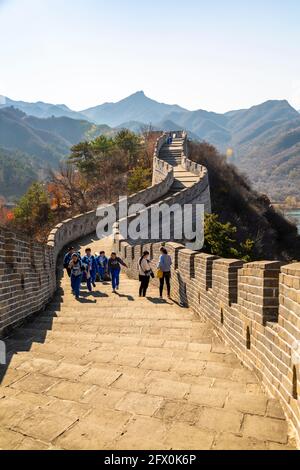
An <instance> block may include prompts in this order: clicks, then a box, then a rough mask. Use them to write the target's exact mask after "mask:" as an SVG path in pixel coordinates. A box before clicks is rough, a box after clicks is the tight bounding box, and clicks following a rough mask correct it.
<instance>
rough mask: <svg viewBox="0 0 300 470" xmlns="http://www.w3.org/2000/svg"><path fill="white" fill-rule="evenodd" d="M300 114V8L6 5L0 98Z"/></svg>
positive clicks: (84, 2)
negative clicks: (274, 105)
mask: <svg viewBox="0 0 300 470" xmlns="http://www.w3.org/2000/svg"><path fill="white" fill-rule="evenodd" d="M138 90H144V91H145V93H146V94H147V95H148V96H150V97H151V98H154V99H156V100H159V101H163V102H167V103H178V104H180V105H182V106H184V107H187V108H189V109H198V108H202V109H208V110H213V111H218V112H224V111H228V110H230V109H237V108H243V107H249V106H251V105H253V104H258V103H261V102H263V101H266V100H267V99H288V100H289V101H290V103H291V104H292V105H293V106H295V107H296V108H297V109H300V1H299V0H247V1H246V0H185V1H182V0H180V1H179V0H172V1H171V0H151V1H149V0H147V1H146V0H127V1H126V0H106V1H104V0H0V94H2V95H6V96H9V97H10V98H13V99H23V100H25V101H38V100H42V101H48V102H52V103H65V104H67V105H69V106H70V107H72V108H74V109H77V110H79V109H83V108H86V107H89V106H93V105H96V104H100V103H102V102H104V101H117V100H119V99H122V98H124V97H125V96H127V95H129V94H131V93H133V92H135V91H138Z"/></svg>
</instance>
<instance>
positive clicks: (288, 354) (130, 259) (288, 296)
mask: <svg viewBox="0 0 300 470" xmlns="http://www.w3.org/2000/svg"><path fill="white" fill-rule="evenodd" d="M161 246H162V244H161V243H153V244H149V243H148V244H144V245H136V246H133V245H131V244H130V243H129V242H128V241H126V240H122V239H120V238H119V236H118V235H117V236H116V239H115V249H116V250H117V251H120V252H121V254H122V256H123V257H124V259H125V261H126V263H127V265H128V267H129V269H128V275H129V276H130V277H131V278H134V279H138V260H139V257H140V256H141V254H142V252H143V251H144V250H147V251H149V252H150V254H151V258H152V260H153V266H154V268H156V266H157V264H158V260H159V255H160V248H161ZM166 248H167V249H168V251H169V254H170V255H171V257H172V259H173V268H172V299H173V300H175V301H176V302H178V303H179V304H180V305H182V306H184V307H190V308H192V309H193V310H194V311H195V312H196V313H197V314H198V315H199V317H200V318H201V319H202V320H203V321H207V322H210V323H212V324H213V326H214V328H215V330H216V332H217V333H218V335H219V336H220V337H221V338H222V339H223V340H224V341H225V342H226V343H227V344H229V345H230V346H231V348H232V349H233V350H234V351H235V353H236V354H237V356H238V357H239V358H240V359H241V361H242V362H243V363H244V364H245V365H246V366H247V367H249V368H250V369H251V370H254V371H255V373H256V374H257V376H258V377H259V379H260V381H261V383H262V384H263V385H264V387H265V388H266V389H267V391H268V392H269V393H271V395H272V396H274V397H276V398H278V399H279V400H280V402H281V404H282V406H283V409H284V411H285V413H286V415H287V417H288V418H289V419H290V420H291V422H292V424H293V426H294V429H295V431H296V435H297V436H298V439H299V438H300V401H299V394H300V380H299V379H300V375H299V374H300V263H295V264H289V265H282V263H279V262H268V261H266V262H264V261H263V262H254V263H244V262H243V261H239V260H230V259H221V258H218V257H216V256H212V255H208V254H205V253H199V252H193V251H191V250H187V249H185V247H184V246H183V245H180V244H178V243H167V244H166ZM153 282H156V283H157V285H158V280H155V281H153ZM297 345H298V346H297ZM297 347H298V353H297Z"/></svg>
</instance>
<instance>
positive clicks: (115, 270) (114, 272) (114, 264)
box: [108, 253, 127, 294]
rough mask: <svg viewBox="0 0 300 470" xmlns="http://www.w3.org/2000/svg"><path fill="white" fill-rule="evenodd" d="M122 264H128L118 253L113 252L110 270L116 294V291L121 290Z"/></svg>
mask: <svg viewBox="0 0 300 470" xmlns="http://www.w3.org/2000/svg"><path fill="white" fill-rule="evenodd" d="M121 266H124V267H125V268H127V265H126V264H125V263H124V261H123V260H122V259H121V258H119V257H118V256H117V254H116V253H112V254H111V257H110V258H109V260H108V271H109V273H110V275H111V281H112V288H113V293H114V294H116V291H117V290H119V286H120V272H121Z"/></svg>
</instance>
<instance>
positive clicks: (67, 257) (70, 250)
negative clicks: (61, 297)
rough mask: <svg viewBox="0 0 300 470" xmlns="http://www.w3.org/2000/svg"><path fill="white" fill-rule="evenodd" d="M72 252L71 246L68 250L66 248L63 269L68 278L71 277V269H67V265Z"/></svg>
mask: <svg viewBox="0 0 300 470" xmlns="http://www.w3.org/2000/svg"><path fill="white" fill-rule="evenodd" d="M74 252H75V250H74V248H73V247H72V246H71V247H70V248H68V252H67V253H66V254H65V257H64V269H65V270H66V271H67V273H68V276H69V277H71V269H70V268H69V264H70V262H71V260H72V255H73V253H74Z"/></svg>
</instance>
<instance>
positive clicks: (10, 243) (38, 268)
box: [0, 156, 174, 338]
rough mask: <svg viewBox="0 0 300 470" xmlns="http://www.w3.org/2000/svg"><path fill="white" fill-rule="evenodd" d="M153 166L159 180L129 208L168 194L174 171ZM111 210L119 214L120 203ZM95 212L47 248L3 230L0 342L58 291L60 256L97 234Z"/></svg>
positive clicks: (61, 228)
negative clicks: (84, 238)
mask: <svg viewBox="0 0 300 470" xmlns="http://www.w3.org/2000/svg"><path fill="white" fill-rule="evenodd" d="M153 166H154V173H156V172H158V173H159V174H160V175H161V176H160V179H159V180H157V181H156V182H155V184H153V186H151V187H149V188H147V189H145V190H143V191H140V192H138V193H136V194H132V195H131V196H129V198H128V203H129V204H136V203H141V204H145V205H148V204H150V203H151V202H152V201H156V200H158V199H160V198H163V197H164V195H165V194H167V193H168V192H169V190H170V188H171V186H172V185H173V182H174V172H173V167H172V166H170V165H168V163H166V162H164V161H162V160H160V159H159V158H157V157H156V156H155V157H154V161H153ZM112 206H114V207H115V209H116V211H117V210H118V205H117V203H115V204H112ZM96 212H97V211H96V210H94V211H90V212H87V213H84V214H79V215H77V216H75V217H73V218H70V219H68V220H65V221H63V222H61V223H60V224H58V225H57V226H56V227H55V228H54V229H53V230H52V231H51V233H50V234H49V237H48V242H47V244H40V243H36V242H33V241H32V240H30V239H29V238H28V237H26V236H24V235H23V234H21V233H17V232H12V231H10V230H7V229H6V228H3V227H0V338H1V337H4V336H6V335H7V333H8V332H9V331H10V329H12V328H15V327H17V326H18V325H20V324H21V323H22V322H23V321H24V320H25V319H26V318H28V317H29V316H31V315H32V314H35V313H38V312H39V311H42V310H43V309H44V308H45V307H46V306H47V304H48V303H49V302H50V300H51V298H52V297H53V295H54V293H55V291H56V289H57V278H58V275H57V274H58V273H57V259H58V256H59V254H60V252H61V251H62V249H63V248H64V247H65V246H66V245H68V244H70V243H71V242H74V241H75V240H77V239H79V238H82V237H85V236H87V235H90V234H92V233H94V232H95V230H96V227H97V224H98V223H99V222H100V220H101V218H99V217H97V215H96Z"/></svg>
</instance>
